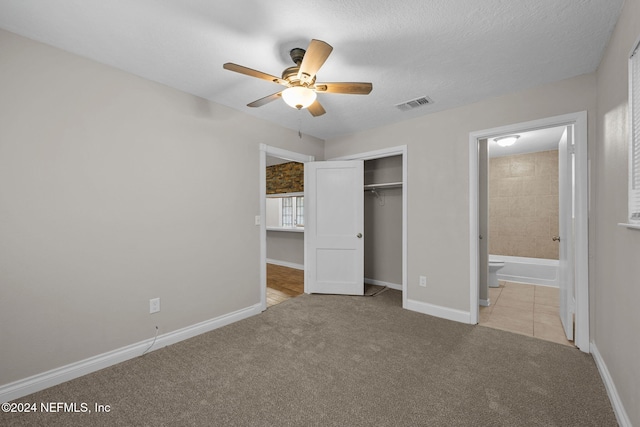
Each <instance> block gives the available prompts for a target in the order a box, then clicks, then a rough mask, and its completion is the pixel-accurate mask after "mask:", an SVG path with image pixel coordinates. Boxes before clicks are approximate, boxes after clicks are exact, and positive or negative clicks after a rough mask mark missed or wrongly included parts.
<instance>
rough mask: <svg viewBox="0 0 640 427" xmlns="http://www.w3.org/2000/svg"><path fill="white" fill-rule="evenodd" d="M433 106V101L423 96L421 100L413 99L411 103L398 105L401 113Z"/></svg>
mask: <svg viewBox="0 0 640 427" xmlns="http://www.w3.org/2000/svg"><path fill="white" fill-rule="evenodd" d="M429 104H433V100H432V99H431V98H429V97H428V96H422V97H420V98H416V99H412V100H411V101H407V102H403V103H402V104H398V105H396V107H398V109H399V110H401V111H409V110H413V109H414V108H418V107H422V106H424V105H429Z"/></svg>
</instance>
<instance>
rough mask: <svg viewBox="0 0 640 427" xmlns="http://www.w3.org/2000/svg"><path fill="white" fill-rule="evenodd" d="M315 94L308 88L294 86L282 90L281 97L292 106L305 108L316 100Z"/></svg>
mask: <svg viewBox="0 0 640 427" xmlns="http://www.w3.org/2000/svg"><path fill="white" fill-rule="evenodd" d="M316 97H317V94H316V93H315V92H314V91H312V90H311V89H309V88H306V87H303V86H294V87H290V88H287V89H285V90H284V91H282V99H284V102H286V103H287V105H288V106H290V107H292V108H297V109H298V110H300V109H302V108H307V107H308V106H310V105H311V104H313V103H314V102H315V100H316Z"/></svg>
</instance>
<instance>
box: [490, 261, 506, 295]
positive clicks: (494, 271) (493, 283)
mask: <svg viewBox="0 0 640 427" xmlns="http://www.w3.org/2000/svg"><path fill="white" fill-rule="evenodd" d="M502 267H504V261H498V260H496V259H495V258H491V257H489V287H490V288H498V287H500V284H499V283H498V270H500V269H501V268H502Z"/></svg>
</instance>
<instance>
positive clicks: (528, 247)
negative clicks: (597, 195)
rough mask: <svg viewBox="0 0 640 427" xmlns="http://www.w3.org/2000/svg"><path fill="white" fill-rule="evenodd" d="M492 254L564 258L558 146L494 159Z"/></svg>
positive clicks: (490, 175)
mask: <svg viewBox="0 0 640 427" xmlns="http://www.w3.org/2000/svg"><path fill="white" fill-rule="evenodd" d="M489 178H490V179H489V253H490V254H493V255H508V256H519V257H529V258H546V259H558V249H559V245H558V243H557V242H554V241H553V240H552V237H553V236H557V235H558V150H551V151H541V152H538V153H527V154H518V155H514V156H502V157H494V158H492V159H490V160H489Z"/></svg>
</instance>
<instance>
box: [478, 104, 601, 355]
mask: <svg viewBox="0 0 640 427" xmlns="http://www.w3.org/2000/svg"><path fill="white" fill-rule="evenodd" d="M566 125H574V130H575V135H574V138H575V162H576V168H575V171H574V174H575V185H576V194H575V198H576V200H575V203H576V204H575V208H576V211H575V297H576V298H575V300H576V307H575V322H576V324H575V325H576V330H575V337H574V338H575V341H574V343H575V345H576V346H577V347H578V348H579V349H580V350H582V351H583V352H585V353H589V352H590V350H589V227H588V215H589V200H588V197H589V188H588V185H589V175H588V167H589V161H588V152H587V112H586V111H581V112H577V113H571V114H564V115H561V116H555V117H548V118H545V119H540V120H533V121H530V122H524V123H517V124H512V125H508V126H502V127H498V128H492V129H485V130H480V131H475V132H471V133H469V242H470V245H469V257H470V259H469V262H470V284H469V295H470V300H469V304H470V314H471V316H470V317H471V319H470V323H471V324H476V323H478V258H479V249H478V140H479V139H483V138H492V137H496V136H499V135H505V134H509V133H518V132H526V131H531V130H536V129H542V128H549V127H556V126H566Z"/></svg>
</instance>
